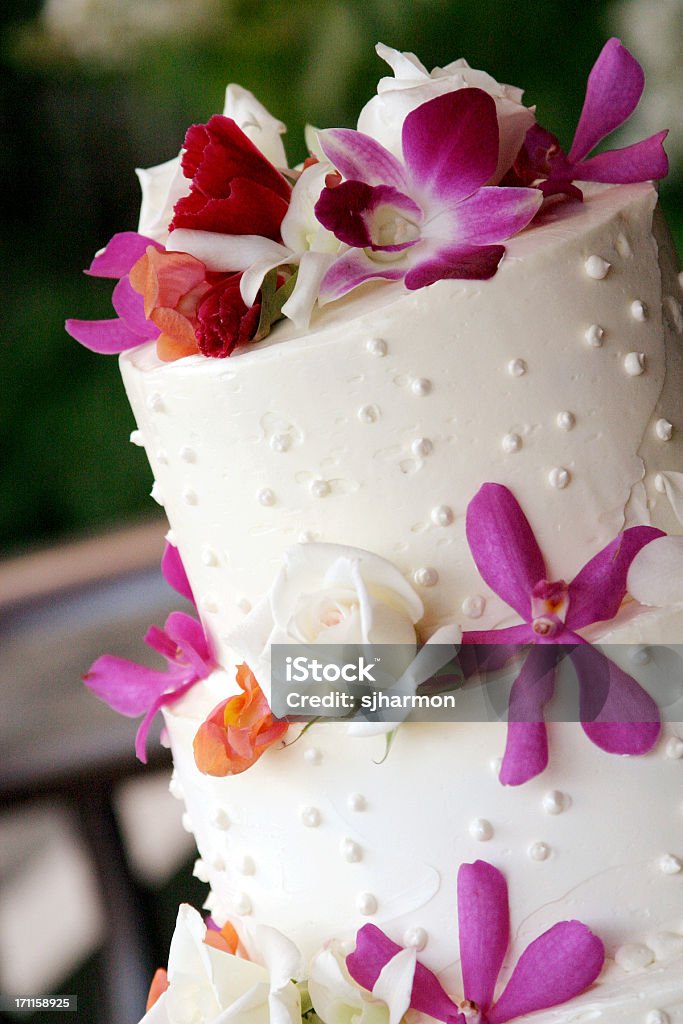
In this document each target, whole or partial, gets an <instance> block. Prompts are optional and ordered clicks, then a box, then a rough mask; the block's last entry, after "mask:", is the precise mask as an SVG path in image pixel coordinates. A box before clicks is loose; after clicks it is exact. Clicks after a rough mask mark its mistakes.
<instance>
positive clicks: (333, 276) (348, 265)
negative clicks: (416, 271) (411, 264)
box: [318, 249, 406, 306]
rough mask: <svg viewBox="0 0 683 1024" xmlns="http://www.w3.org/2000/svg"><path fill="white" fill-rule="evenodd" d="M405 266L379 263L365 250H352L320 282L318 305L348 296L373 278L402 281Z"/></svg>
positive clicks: (341, 257)
mask: <svg viewBox="0 0 683 1024" xmlns="http://www.w3.org/2000/svg"><path fill="white" fill-rule="evenodd" d="M405 272H406V268H405V266H402V267H397V266H396V264H392V263H379V262H377V261H375V260H372V259H370V257H369V256H368V255H367V253H366V252H365V251H364V250H363V249H351V250H349V252H345V253H344V255H343V256H340V257H339V259H338V260H335V262H334V263H333V264H332V266H331V267H330V268H329V270H328V271H327V273H326V274H325V276H324V277H323V279H322V281H321V282H320V294H319V295H318V303H319V305H321V306H324V305H325V304H326V303H327V302H333V301H334V300H335V299H339V298H341V296H342V295H346V293H347V292H350V291H351V289H352V288H357V287H358V285H360V284H363V283H364V282H365V281H371V280H372V279H373V278H377V277H379V278H383V279H385V280H388V281H400V280H401V279H402V278H403V277H404V276H405Z"/></svg>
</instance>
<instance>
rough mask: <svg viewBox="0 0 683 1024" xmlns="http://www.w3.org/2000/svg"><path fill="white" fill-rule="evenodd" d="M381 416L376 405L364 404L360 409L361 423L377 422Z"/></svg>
mask: <svg viewBox="0 0 683 1024" xmlns="http://www.w3.org/2000/svg"><path fill="white" fill-rule="evenodd" d="M379 417H380V412H379V409H378V408H377V406H376V405H362V406H361V407H360V409H359V410H358V419H359V420H360V421H361V423H377V421H378V419H379Z"/></svg>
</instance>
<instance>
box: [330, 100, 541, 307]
mask: <svg viewBox="0 0 683 1024" xmlns="http://www.w3.org/2000/svg"><path fill="white" fill-rule="evenodd" d="M401 138H402V147H403V153H402V156H403V159H402V160H399V159H398V158H397V157H395V156H393V154H391V153H390V152H389V151H388V150H387V149H385V148H384V146H382V145H381V144H380V143H379V142H376V141H375V140H374V139H372V138H370V136H369V135H364V134H363V133H362V132H357V131H353V130H351V129H347V128H329V129H327V130H325V131H321V132H320V133H319V139H320V145H321V147H322V149H323V151H324V153H325V155H326V156H327V158H328V159H329V160H330V162H331V163H332V164H333V165H334V167H336V169H337V171H339V172H340V174H341V175H342V176H343V178H344V179H345V180H344V181H341V182H338V181H330V182H329V184H328V185H327V186H326V187H325V188H324V189H323V191H322V193H321V196H320V198H319V200H318V202H317V203H316V206H315V212H316V216H317V217H318V220H319V221H320V222H321V224H323V225H324V226H325V227H326V228H328V229H329V230H330V231H332V232H334V234H335V235H336V236H337V238H339V239H340V241H342V242H344V243H345V244H346V245H348V246H350V248H349V250H348V251H347V252H345V253H343V254H342V255H341V256H339V258H338V259H337V260H336V261H335V262H334V263H333V265H332V266H331V267H330V269H329V270H328V271H327V273H326V274H325V276H324V277H323V279H322V282H321V286H320V294H319V299H318V301H319V302H320V304H321V305H324V304H325V303H326V302H331V301H333V300H334V299H338V298H340V297H341V296H342V295H345V294H346V293H347V292H348V291H350V290H351V289H352V288H356V287H357V286H358V285H360V284H362V283H363V282H365V281H369V280H371V279H373V278H384V279H386V280H392V281H401V280H402V281H403V282H404V284H405V286H406V288H408V289H411V290H412V289H416V288H423V287H425V286H426V285H429V284H433V283H434V282H435V281H439V280H442V279H444V278H470V279H471V278H474V279H479V280H481V279H485V278H489V277H491V276H492V275H493V274H495V272H496V270H497V268H498V264H499V263H500V261H501V259H502V257H503V255H504V253H505V248H504V246H503V245H501V244H500V243H501V242H502V241H504V240H505V239H507V238H510V236H511V235H514V234H517V232H519V231H521V230H522V229H523V228H525V227H526V226H527V224H529V223H530V221H531V220H532V219H533V217H534V215H535V214H536V212H537V210H538V208H539V206H540V204H541V202H542V199H541V198H539V195H538V194H535V190H533V189H526V188H512V187H511V188H498V187H496V186H487V184H486V183H487V182H488V181H490V179H491V177H492V176H493V174H494V172H495V169H496V165H497V161H498V145H499V131H498V121H497V118H496V106H495V103H494V101H493V99H492V98H491V97H490V96H489V95H488V93H485V92H483V91H482V90H481V89H473V88H470V89H460V90H459V91H457V92H450V93H445V94H444V95H442V96H437V97H435V98H434V99H432V100H429V101H428V102H426V103H423V104H422V105H421V106H419V107H418V108H417V109H416V110H413V111H412V112H411V113H410V114H408V116H407V117H406V118H405V120H404V122H403V129H402V133H401Z"/></svg>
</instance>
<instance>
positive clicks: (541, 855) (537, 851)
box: [528, 843, 550, 861]
mask: <svg viewBox="0 0 683 1024" xmlns="http://www.w3.org/2000/svg"><path fill="white" fill-rule="evenodd" d="M528 853H529V857H530V858H531V860H538V861H541V860H547V859H548V857H549V856H550V847H549V846H548V844H547V843H532V844H531V846H530V847H529V850H528Z"/></svg>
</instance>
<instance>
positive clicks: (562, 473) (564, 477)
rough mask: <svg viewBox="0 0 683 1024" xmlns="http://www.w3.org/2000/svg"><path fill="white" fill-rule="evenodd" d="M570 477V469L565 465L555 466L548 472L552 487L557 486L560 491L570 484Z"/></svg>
mask: <svg viewBox="0 0 683 1024" xmlns="http://www.w3.org/2000/svg"><path fill="white" fill-rule="evenodd" d="M570 479H571V476H570V474H569V470H568V469H565V468H564V466H553V468H552V469H551V470H550V472H549V473H548V483H549V484H550V486H551V487H556V488H557V490H558V491H563V490H564V489H565V487H567V486H568V485H569V481H570Z"/></svg>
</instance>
